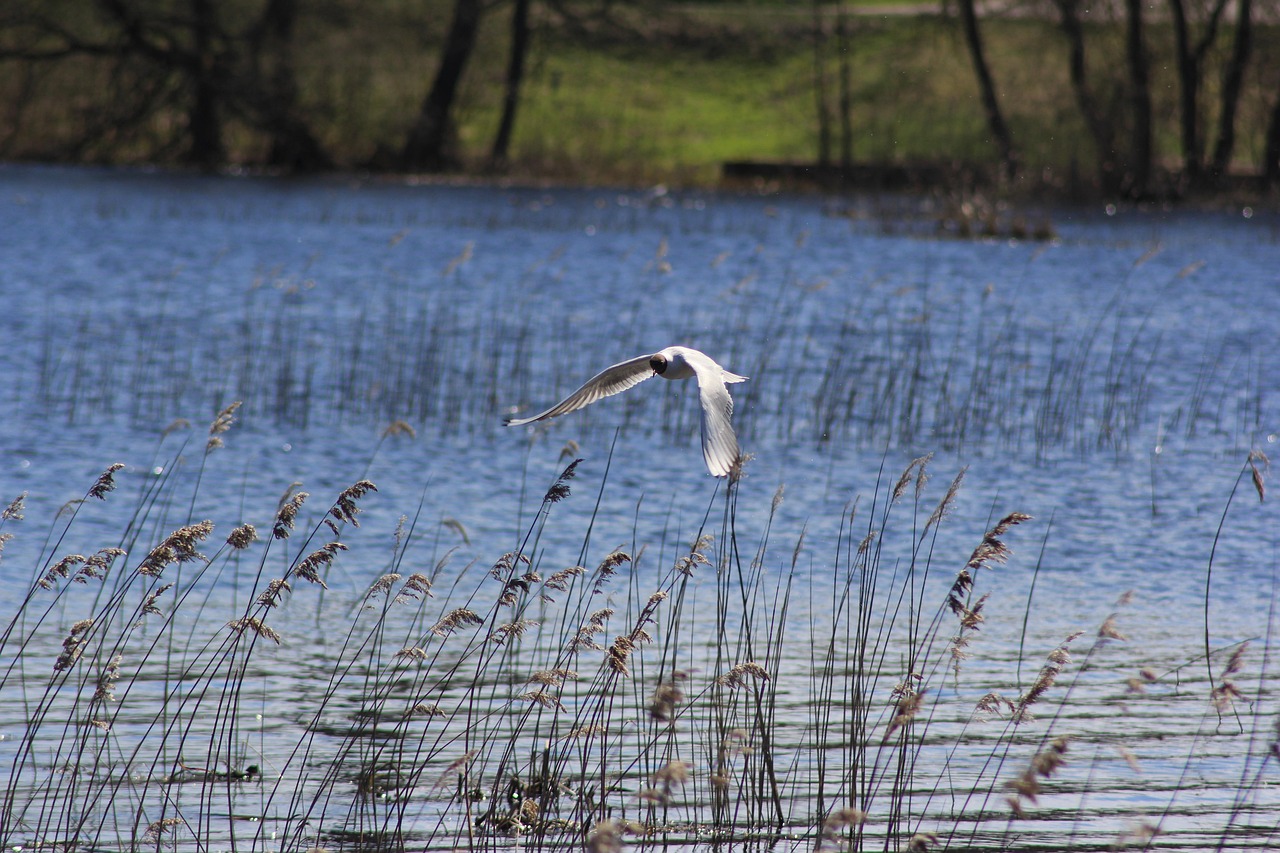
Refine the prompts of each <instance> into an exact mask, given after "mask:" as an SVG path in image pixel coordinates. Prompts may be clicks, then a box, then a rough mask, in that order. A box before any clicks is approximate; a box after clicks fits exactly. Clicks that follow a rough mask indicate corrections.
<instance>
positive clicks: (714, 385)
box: [685, 353, 745, 477]
mask: <svg viewBox="0 0 1280 853" xmlns="http://www.w3.org/2000/svg"><path fill="white" fill-rule="evenodd" d="M697 355H699V356H702V357H701V358H697V357H693V356H691V355H690V354H689V353H685V359H686V360H687V361H688V363H689V366H690V367H692V368H693V372H694V375H696V376H697V377H698V397H699V398H700V399H701V401H702V458H703V459H705V460H706V463H707V470H708V471H710V472H711V476H713V477H727V476H729V473H730V472H731V471H732V470H733V466H734V463H736V462H737V461H738V455H739V450H738V437H737V435H735V434H734V432H733V423H732V421H731V420H730V419H731V418H732V417H733V398H732V397H730V396H729V389H728V387H726V386H725V371H724V370H723V369H722V368H721V367H720V365H718V364H716V363H715V362H714V361H712V360H711V359H710V358H709V357H707V356H704V355H702V353H697ZM729 375H730V376H733V377H734V378H733V381H735V382H741V381H742V380H743V379H744V378H745V377H738V376H735V375H734V374H729Z"/></svg>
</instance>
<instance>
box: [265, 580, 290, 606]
mask: <svg viewBox="0 0 1280 853" xmlns="http://www.w3.org/2000/svg"><path fill="white" fill-rule="evenodd" d="M292 591H293V587H292V586H290V585H289V582H288V581H287V580H285V579H284V578H272V579H271V580H270V581H268V582H267V588H266V589H264V590H263V591H262V594H261V595H259V596H258V604H260V605H261V606H263V607H275V606H277V605H278V604H279V603H280V599H281V598H282V597H283V596H284V594H285V593H286V592H292Z"/></svg>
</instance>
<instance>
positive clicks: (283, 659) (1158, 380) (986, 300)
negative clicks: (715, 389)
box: [0, 167, 1280, 851]
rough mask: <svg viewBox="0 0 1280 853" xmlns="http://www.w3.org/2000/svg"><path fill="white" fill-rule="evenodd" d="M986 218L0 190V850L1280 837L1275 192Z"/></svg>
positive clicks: (13, 172) (329, 183) (490, 200)
mask: <svg viewBox="0 0 1280 853" xmlns="http://www.w3.org/2000/svg"><path fill="white" fill-rule="evenodd" d="M944 212H945V208H944V206H943V205H941V204H935V203H927V202H921V201H916V200H903V199H895V198H867V199H859V200H831V199H823V198H820V197H816V196H815V197H785V196H784V197H768V198H757V197H751V196H732V195H715V194H688V195H686V194H681V193H676V192H667V191H665V190H663V189H661V188H659V189H656V190H649V191H626V190H606V189H591V190H561V189H550V190H543V189H524V188H496V187H464V186H443V185H441V186H434V185H431V186H427V185H424V186H411V185H402V184H395V183H378V182H370V181H360V180H347V181H344V180H337V179H333V180H318V181H283V180H257V179H233V178H208V177H183V176H174V175H162V174H146V173H118V172H107V171H93V170H60V169H32V168H14V167H5V168H2V169H0V223H2V224H0V299H2V300H3V306H4V308H3V311H0V336H2V337H3V340H4V341H5V346H4V347H2V348H0V365H2V366H3V369H4V375H5V377H6V380H7V381H6V382H5V383H4V384H3V388H2V390H0V401H3V407H4V414H3V417H0V505H4V504H8V502H9V501H11V500H15V499H16V498H18V496H19V495H23V494H25V497H24V498H23V500H22V502H21V504H20V505H16V508H15V506H11V507H10V510H9V511H6V513H5V516H6V517H5V518H4V519H3V522H2V523H0V535H7V534H11V535H12V538H11V539H8V540H7V541H5V542H4V543H3V552H0V577H2V578H3V581H4V583H3V584H2V585H0V604H2V605H3V607H2V608H0V617H2V618H3V624H4V625H5V626H6V629H5V633H4V634H3V635H2V636H3V643H2V645H0V691H2V697H3V701H0V781H2V782H3V798H4V799H3V804H2V810H0V834H2V836H3V838H2V839H0V840H3V842H4V843H5V844H6V845H7V846H9V847H11V848H13V847H22V848H28V847H32V846H37V845H53V846H58V847H61V848H74V849H78V850H125V849H144V848H151V847H157V846H158V845H162V846H172V847H173V848H175V849H182V850H230V849H235V850H307V849H309V848H313V847H321V848H326V849H333V850H337V849H368V850H373V849H378V850H382V849H406V848H407V849H428V848H429V849H458V848H465V849H509V848H512V847H514V846H516V845H520V846H523V847H546V848H554V849H562V848H577V849H580V848H581V847H582V845H583V843H584V839H585V838H586V837H588V836H592V833H596V834H595V835H594V836H592V837H594V838H595V839H596V843H599V844H602V845H603V844H606V843H612V842H611V840H610V838H609V837H607V836H608V834H609V833H610V832H614V833H617V834H618V836H619V837H620V839H621V843H622V844H624V845H625V846H626V847H627V848H628V849H640V848H643V847H646V846H648V847H664V848H672V847H675V848H680V849H698V850H706V849H712V848H713V847H714V846H716V845H720V846H724V845H730V846H731V847H732V849H744V848H747V847H750V848H752V849H762V850H763V849H774V850H788V851H789V850H812V849H814V848H815V847H821V848H822V849H842V848H843V849H849V848H853V849H862V848H865V849H884V848H885V847H886V846H887V847H888V848H889V849H907V848H908V846H909V845H911V844H913V843H915V844H917V845H926V847H925V848H920V849H945V848H950V849H1021V850H1038V849H1073V850H1088V849H1110V848H1111V847H1112V846H1113V845H1117V844H1120V845H1129V846H1131V847H1133V848H1134V849H1140V848H1142V847H1144V846H1150V847H1152V848H1155V849H1181V850H1201V849H1212V848H1215V847H1220V848H1222V849H1232V850H1236V849H1268V848H1270V847H1273V846H1274V845H1275V843H1276V835H1277V824H1278V823H1280V798H1278V797H1277V794H1276V787H1275V786H1276V782H1277V780H1278V779H1280V775H1278V774H1280V767H1278V766H1277V763H1276V757H1275V756H1276V754H1277V753H1276V752H1275V750H1276V747H1275V746H1274V744H1275V743H1276V742H1277V737H1278V735H1277V729H1276V720H1277V717H1276V708H1275V699H1276V694H1275V691H1276V687H1277V685H1276V671H1275V669H1276V664H1275V661H1274V660H1273V659H1272V657H1271V651H1272V647H1273V643H1272V638H1271V632H1272V627H1273V626H1274V625H1275V624H1276V620H1275V614H1274V613H1273V612H1272V611H1273V609H1274V606H1275V604H1276V596H1277V590H1276V589H1275V576H1276V567H1277V557H1278V554H1277V531H1278V530H1280V526H1277V524H1276V517H1275V516H1276V514H1275V507H1274V498H1273V497H1272V496H1271V495H1268V496H1267V499H1266V500H1264V501H1260V500H1259V497H1260V490H1261V489H1263V488H1265V486H1266V485H1267V484H1268V483H1269V482H1270V479H1271V475H1272V473H1273V472H1272V471H1270V470H1269V468H1268V463H1267V460H1266V458H1265V454H1270V455H1272V456H1274V455H1275V454H1274V450H1275V447H1276V435H1277V433H1278V432H1280V400H1278V399H1277V394H1276V386H1277V377H1280V354H1278V353H1277V350H1276V346H1275V340H1276V328H1277V323H1278V322H1280V272H1277V271H1278V270H1280V219H1277V217H1276V216H1275V215H1274V214H1273V213H1269V212H1268V213H1264V212H1261V211H1258V212H1254V211H1245V212H1243V213H1242V211H1240V210H1238V209H1235V210H1229V211H1220V212H1204V211H1179V212H1167V211H1165V212H1162V211H1147V210H1124V209H1121V210H1115V209H1109V210H1108V209H1095V208H1079V209H1066V208H1063V209H1045V210H1036V211H1032V212H1028V213H1023V214H1021V215H1022V216H1023V217H1025V218H1026V220H1027V222H1029V223H1030V224H1032V225H1038V224H1042V223H1050V224H1051V225H1052V229H1053V231H1054V232H1055V234H1056V236H1055V238H1054V239H1053V240H1050V241H1036V240H1027V239H1015V238H1012V237H1010V236H1009V235H1010V233H1012V232H1013V231H1018V233H1021V229H1018V228H1016V227H1013V226H1011V225H1010V223H1013V222H1014V221H1015V220H1016V219H1017V218H1018V214H1015V213H1001V216H1000V222H999V227H998V228H997V231H999V232H1000V233H1001V234H1002V236H996V237H991V238H987V239H964V240H961V239H954V238H953V237H950V236H945V234H940V233H939V228H938V224H937V223H938V221H939V218H940V217H941V216H942V215H943V213H944ZM979 230H980V229H979ZM953 232H954V229H951V230H950V232H949V233H953ZM672 344H683V345H688V346H693V347H696V348H698V349H701V350H703V351H704V352H706V353H707V354H709V355H711V356H712V357H713V358H715V359H716V360H717V361H719V362H720V363H721V364H722V365H724V366H725V367H726V368H727V369H729V370H732V371H733V372H735V373H739V374H742V375H745V376H748V377H750V379H749V381H747V382H745V383H742V384H738V385H734V386H732V389H731V390H732V393H733V396H734V400H735V412H734V423H735V425H736V426H737V430H738V437H739V439H740V442H741V444H742V447H743V449H744V451H746V452H747V453H749V454H751V455H752V458H751V459H750V460H749V461H748V462H747V463H746V465H745V473H744V476H743V478H742V479H741V480H740V481H739V482H738V483H736V484H735V485H734V486H733V487H732V489H730V488H729V487H728V485H727V484H726V482H725V481H718V480H715V479H713V478H711V477H709V476H708V475H707V473H706V470H705V467H704V465H703V462H702V456H701V450H700V447H699V438H698V436H699V418H700V414H699V408H698V400H697V394H696V389H695V387H694V386H693V385H692V384H691V383H670V382H666V381H660V380H652V381H649V382H645V383H643V384H641V385H640V386H637V387H636V388H634V389H632V390H630V391H627V392H626V393H625V394H623V395H621V396H618V397H615V398H611V399H609V400H606V401H603V402H600V403H597V404H595V405H593V406H592V407H590V408H588V409H586V410H584V411H581V412H577V413H574V414H572V415H569V416H566V417H564V418H561V419H559V420H557V421H554V422H552V423H550V424H537V425H533V426H529V427H522V428H506V427H504V426H503V425H502V419H503V417H504V416H505V415H509V414H513V413H517V412H519V413H529V412H533V411H537V410H540V409H542V408H545V407H546V406H548V405H550V404H551V403H553V402H555V401H556V400H558V399H560V398H561V397H562V396H564V395H565V394H566V393H568V392H569V391H571V390H573V389H574V388H576V387H577V386H578V385H579V384H580V383H581V382H582V381H584V380H585V379H587V378H588V377H590V376H591V375H592V374H594V373H595V372H596V371H598V370H599V369H601V368H603V367H605V366H607V365H609V364H612V363H614V362H617V361H621V360H623V359H626V358H630V357H632V356H636V355H639V354H641V353H645V352H653V351H656V350H658V349H660V348H662V347H665V346H668V345H672ZM234 402H240V403H241V405H240V406H239V407H238V408H236V409H235V410H234V411H228V412H226V416H225V417H224V418H223V419H222V420H221V421H218V420H215V419H216V418H217V417H218V415H219V413H220V412H223V411H224V410H226V407H228V406H229V405H230V404H232V403H234ZM211 424H214V425H215V426H214V427H213V428H212V430H211ZM930 454H932V455H931V456H930ZM1251 454H1252V455H1251ZM926 457H927V458H926ZM579 458H580V459H581V462H580V463H578V464H577V466H576V468H575V469H573V471H572V473H571V475H570V476H569V477H567V478H563V477H561V475H562V472H563V471H564V469H565V468H566V466H568V465H569V464H570V462H572V461H573V460H574V459H579ZM117 462H118V463H123V467H122V468H120V469H118V470H115V471H114V472H112V473H111V475H110V483H108V484H106V485H103V481H100V480H99V477H100V476H101V475H103V472H104V471H106V470H107V469H108V466H109V465H112V464H113V463H117ZM557 478H561V479H559V480H558V479H557ZM365 480H367V481H369V482H370V483H372V484H373V485H374V486H376V490H374V489H370V488H365V487H357V488H355V489H354V490H352V489H351V487H352V486H353V484H356V483H357V482H360V481H365ZM95 484H99V488H97V489H96V490H95V491H96V493H95V494H89V493H90V492H91V490H94V487H95ZM553 484H558V485H557V487H556V488H552V491H551V492H550V499H547V500H544V493H547V490H548V489H549V488H551V487H553ZM107 485H110V486H111V487H112V488H111V489H110V490H108V489H107V487H106V486H107ZM566 489H567V494H566V493H565V492H566ZM344 490H346V491H344ZM302 493H306V495H307V496H306V497H305V498H304V497H299V495H300V494H302ZM87 495H88V496H87ZM86 496H87V497H86ZM340 496H341V498H340ZM335 506H336V507H337V508H336V509H333V510H331V507H335ZM282 507H285V511H284V513H283V515H282V514H281V508H282ZM290 507H292V508H293V509H296V511H297V512H296V517H294V516H292V515H291V510H290ZM1019 514H1024V515H1025V516H1030V518H1024V517H1023V515H1019ZM1002 519H1003V520H1005V521H1006V523H1003V524H1001V523H1000V522H1001V520H1002ZM204 520H208V521H210V522H212V528H211V529H210V528H207V527H203V526H200V525H199V524H198V523H199V522H202V521H204ZM355 522H358V525H357V524H356V523H355ZM245 524H251V525H253V526H254V528H255V529H256V533H257V538H256V540H255V541H252V542H248V541H245V540H243V539H242V540H239V541H237V542H236V543H235V545H237V546H242V547H234V546H233V545H229V544H225V543H226V540H227V538H228V536H229V535H231V534H233V531H236V530H237V528H240V526H241V525H245ZM192 525H195V527H192ZM183 530H185V531H186V532H185V533H184V534H183V535H181V536H176V537H175V536H174V535H172V534H174V532H175V531H183ZM273 533H274V535H273ZM233 538H234V537H233ZM329 543H340V545H330V544H329ZM110 548H119V549H121V550H122V553H117V552H115V551H103V550H102V549H110ZM70 555H76V556H79V557H80V558H81V559H79V560H69V561H68V560H66V559H65V558H67V557H68V556H70ZM95 555H101V559H100V560H98V559H97V557H96V556H95ZM86 557H88V558H90V559H89V560H88V562H87V563H86V562H85V559H84V558H86ZM95 560H97V562H95ZM59 567H61V568H59ZM578 567H581V569H580V570H579V568H578ZM276 579H279V580H282V581H284V583H285V586H283V587H282V586H280V585H279V584H278V583H273V581H274V580H276ZM468 614H469V615H468ZM85 620H92V621H91V622H88V623H87V622H86V621H85ZM1206 652H1208V654H1207V655H1206ZM1011 798H1012V801H1011ZM854 809H856V810H857V811H856V812H855V811H853V810H854ZM602 820H607V821H609V822H607V823H606V824H605V825H604V826H603V827H601V826H600V823H601V821H602ZM1153 831H1154V832H1155V833H1156V834H1154V835H1153V834H1152V832H1153ZM594 849H615V848H614V847H610V846H599V847H597V848H594Z"/></svg>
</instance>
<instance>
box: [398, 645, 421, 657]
mask: <svg viewBox="0 0 1280 853" xmlns="http://www.w3.org/2000/svg"><path fill="white" fill-rule="evenodd" d="M395 657H398V658H405V659H407V660H426V659H427V657H428V655H427V650H426V649H424V648H422V647H421V646H406V647H405V648H403V649H401V650H400V651H398V652H396V653H395Z"/></svg>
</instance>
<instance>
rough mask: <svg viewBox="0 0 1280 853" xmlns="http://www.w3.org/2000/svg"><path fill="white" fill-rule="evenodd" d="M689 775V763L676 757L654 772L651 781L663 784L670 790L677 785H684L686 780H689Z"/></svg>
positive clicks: (655, 783)
mask: <svg viewBox="0 0 1280 853" xmlns="http://www.w3.org/2000/svg"><path fill="white" fill-rule="evenodd" d="M689 776H690V773H689V765H687V764H685V763H684V762H683V761H681V760H679V759H675V760H673V761H669V762H667V764H666V765H664V766H663V767H661V768H659V769H658V771H657V772H656V773H654V774H653V778H652V779H651V780H650V782H651V783H652V784H654V785H661V786H662V787H663V788H665V789H666V790H668V791H670V790H671V789H672V788H674V787H675V786H676V785H683V784H684V783H685V782H688V781H689Z"/></svg>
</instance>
